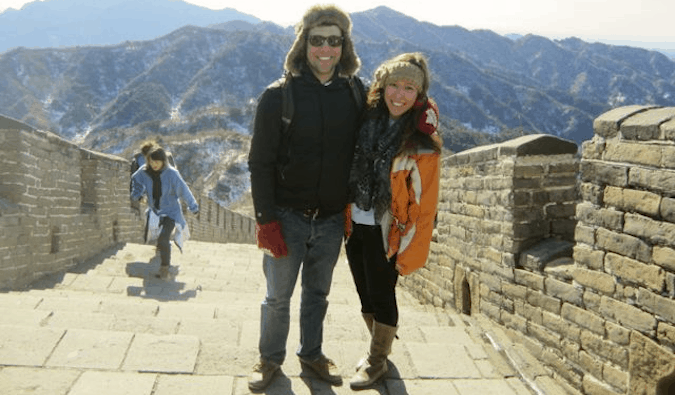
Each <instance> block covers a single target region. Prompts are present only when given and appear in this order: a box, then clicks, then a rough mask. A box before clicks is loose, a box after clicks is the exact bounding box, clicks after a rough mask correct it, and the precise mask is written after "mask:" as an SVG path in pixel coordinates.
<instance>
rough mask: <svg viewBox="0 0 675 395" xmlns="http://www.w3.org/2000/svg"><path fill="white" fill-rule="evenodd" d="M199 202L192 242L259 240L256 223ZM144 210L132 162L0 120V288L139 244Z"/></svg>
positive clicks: (191, 222)
mask: <svg viewBox="0 0 675 395" xmlns="http://www.w3.org/2000/svg"><path fill="white" fill-rule="evenodd" d="M200 203H201V204H202V206H203V209H204V211H203V213H200V215H199V216H198V217H194V216H191V215H189V214H188V215H187V217H188V223H189V226H190V228H191V234H192V238H193V239H195V240H204V241H214V242H237V243H253V242H254V231H255V229H254V220H253V219H252V218H249V217H246V216H243V215H240V214H238V213H234V212H232V211H229V210H227V209H225V208H223V207H219V206H218V205H217V204H216V203H215V202H213V201H212V200H211V199H208V198H202V199H200ZM142 210H143V207H142V205H139V204H132V202H131V201H130V199H129V161H127V160H125V159H123V158H120V157H117V156H113V155H106V154H103V153H98V152H94V151H89V150H86V149H82V148H80V147H78V146H76V145H75V144H72V143H70V142H67V141H65V140H63V139H61V138H60V137H58V136H56V135H55V134H53V133H50V132H46V131H40V130H35V129H34V128H32V127H30V126H28V125H25V124H23V123H21V122H19V121H16V120H13V119H10V118H6V117H1V116H0V289H16V288H20V287H21V286H23V285H26V284H28V283H31V282H33V281H35V280H36V279H38V278H40V277H43V276H45V275H47V274H51V273H56V272H62V271H65V270H66V269H68V268H70V267H73V266H75V265H76V264H77V263H79V262H83V261H84V260H86V259H88V258H90V257H92V256H94V255H95V254H97V253H99V252H100V251H103V250H106V249H107V248H110V247H112V246H115V245H117V244H120V243H125V242H142V234H143V227H144V224H143V220H142V215H141V213H142Z"/></svg>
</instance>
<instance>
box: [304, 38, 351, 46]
mask: <svg viewBox="0 0 675 395" xmlns="http://www.w3.org/2000/svg"><path fill="white" fill-rule="evenodd" d="M344 40H345V38H344V37H341V36H328V37H324V36H316V35H313V36H309V45H311V46H313V47H322V46H323V43H325V42H326V41H328V45H330V46H331V47H339V46H340V45H342V42H343V41H344Z"/></svg>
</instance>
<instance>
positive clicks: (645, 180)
mask: <svg viewBox="0 0 675 395" xmlns="http://www.w3.org/2000/svg"><path fill="white" fill-rule="evenodd" d="M628 185H630V186H631V187H637V188H638V189H645V190H650V191H652V192H656V193H669V192H672V191H673V190H675V171H673V170H671V169H648V168H644V167H640V166H633V167H631V168H630V170H629V172H628Z"/></svg>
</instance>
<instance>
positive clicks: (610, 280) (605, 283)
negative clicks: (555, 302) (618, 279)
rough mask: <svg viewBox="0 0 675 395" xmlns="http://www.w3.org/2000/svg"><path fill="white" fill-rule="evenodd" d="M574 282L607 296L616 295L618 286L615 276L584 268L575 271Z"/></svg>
mask: <svg viewBox="0 0 675 395" xmlns="http://www.w3.org/2000/svg"><path fill="white" fill-rule="evenodd" d="M596 252H599V251H596ZM601 256H602V254H601ZM574 281H576V282H577V283H579V284H581V285H583V286H584V287H586V288H591V289H594V290H596V291H598V292H600V293H603V294H605V295H612V294H614V290H615V285H616V283H615V280H614V277H613V276H611V275H609V274H607V273H603V272H600V271H597V270H588V269H584V268H577V269H576V270H575V271H574Z"/></svg>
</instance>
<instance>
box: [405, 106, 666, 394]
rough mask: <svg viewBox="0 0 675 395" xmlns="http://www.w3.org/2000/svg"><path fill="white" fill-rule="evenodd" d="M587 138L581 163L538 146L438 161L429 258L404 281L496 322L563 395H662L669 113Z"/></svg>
mask: <svg viewBox="0 0 675 395" xmlns="http://www.w3.org/2000/svg"><path fill="white" fill-rule="evenodd" d="M594 129H595V134H594V136H593V138H592V140H589V141H587V142H585V143H584V144H583V148H582V154H581V158H579V157H578V155H574V153H573V152H574V151H575V150H574V149H572V147H571V146H570V143H569V142H566V141H563V140H560V139H556V138H555V137H553V136H541V135H540V136H526V137H522V138H518V139H515V140H512V141H509V142H507V143H504V144H500V145H495V146H488V147H480V148H476V149H473V150H469V151H466V152H462V153H459V154H456V155H453V156H452V157H449V158H447V159H446V160H445V162H444V168H443V180H442V190H441V200H440V211H439V223H438V226H437V229H436V230H435V233H434V242H433V243H432V253H431V255H430V257H429V260H428V263H427V266H426V267H425V268H424V269H422V270H420V271H418V272H417V273H415V274H413V275H411V276H408V277H406V278H403V279H402V281H401V284H402V285H403V286H404V287H407V288H408V289H409V290H411V291H412V292H413V293H415V294H416V295H417V296H418V298H419V299H420V300H422V301H424V302H427V303H433V304H435V305H437V306H444V307H448V308H454V309H458V310H460V311H463V312H465V313H469V314H481V315H483V316H485V317H487V318H489V319H490V320H492V321H493V322H495V323H498V324H500V325H501V326H502V327H503V328H504V329H505V330H506V331H507V332H508V333H509V334H510V335H511V337H512V339H514V341H516V342H519V343H521V344H523V345H524V346H525V347H526V348H527V349H528V351H530V352H531V353H532V354H533V355H534V356H536V357H537V358H539V360H540V361H541V362H542V364H543V365H545V366H546V367H548V368H549V369H550V371H552V372H554V373H553V375H554V377H555V378H556V379H558V381H559V382H560V383H561V384H563V385H564V386H565V387H566V388H567V389H568V390H569V392H570V393H580V394H581V393H583V394H608V395H609V394H631V395H633V394H640V395H642V394H645V395H646V394H650V395H651V394H655V393H656V394H661V393H663V394H665V393H670V392H666V390H663V388H665V387H666V384H664V382H672V381H673V377H675V374H674V372H675V356H674V354H673V351H675V300H674V297H675V214H673V213H675V144H674V143H675V108H650V107H642V106H631V107H623V108H619V109H615V110H612V111H610V112H608V113H606V114H603V115H602V116H600V117H598V118H597V119H596V121H595V123H594ZM657 388H659V389H657Z"/></svg>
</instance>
